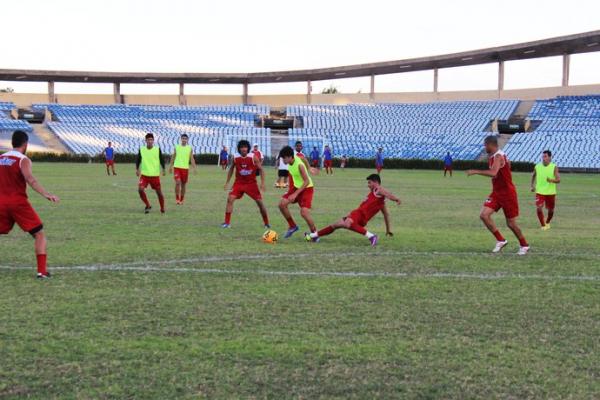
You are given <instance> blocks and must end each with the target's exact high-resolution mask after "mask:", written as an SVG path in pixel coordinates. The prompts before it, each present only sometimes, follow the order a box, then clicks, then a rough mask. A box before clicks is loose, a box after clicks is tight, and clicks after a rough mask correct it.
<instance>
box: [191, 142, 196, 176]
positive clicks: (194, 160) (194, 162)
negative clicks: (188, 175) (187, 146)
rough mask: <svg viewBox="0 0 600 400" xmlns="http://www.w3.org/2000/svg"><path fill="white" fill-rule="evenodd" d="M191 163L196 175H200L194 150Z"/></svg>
mask: <svg viewBox="0 0 600 400" xmlns="http://www.w3.org/2000/svg"><path fill="white" fill-rule="evenodd" d="M190 163H191V164H192V168H193V169H194V175H195V174H197V173H198V166H197V165H196V158H195V157H194V149H193V148H192V151H190Z"/></svg>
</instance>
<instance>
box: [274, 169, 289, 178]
mask: <svg viewBox="0 0 600 400" xmlns="http://www.w3.org/2000/svg"><path fill="white" fill-rule="evenodd" d="M289 175H290V171H288V170H287V169H279V170H277V176H278V177H280V178H287V177H288V176H289Z"/></svg>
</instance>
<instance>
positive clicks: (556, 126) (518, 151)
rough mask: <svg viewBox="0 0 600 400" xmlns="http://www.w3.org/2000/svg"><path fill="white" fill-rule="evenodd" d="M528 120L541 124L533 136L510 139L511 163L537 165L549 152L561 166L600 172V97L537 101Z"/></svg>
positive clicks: (519, 136) (520, 134)
mask: <svg viewBox="0 0 600 400" xmlns="http://www.w3.org/2000/svg"><path fill="white" fill-rule="evenodd" d="M528 118H529V119H531V120H540V121H542V122H541V124H540V126H539V127H538V128H537V129H536V130H535V131H533V132H531V133H517V134H515V135H513V136H512V137H511V139H510V140H509V142H508V143H507V145H506V147H505V150H506V152H507V153H508V154H509V155H510V157H511V159H513V160H516V161H530V162H537V161H539V159H540V154H541V153H542V151H544V150H546V149H549V150H551V151H552V153H553V157H554V161H555V162H556V163H557V164H558V165H560V166H563V167H569V168H600V96H598V95H595V96H568V97H557V98H555V99H550V100H538V101H536V102H535V104H534V106H533V108H532V109H531V111H530V112H529V114H528Z"/></svg>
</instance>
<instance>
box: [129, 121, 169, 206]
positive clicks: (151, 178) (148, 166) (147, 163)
mask: <svg viewBox="0 0 600 400" xmlns="http://www.w3.org/2000/svg"><path fill="white" fill-rule="evenodd" d="M161 168H162V174H163V176H165V160H164V158H163V155H162V152H161V151H160V148H159V147H158V146H154V135H153V134H151V133H148V134H147V135H146V145H145V146H142V147H140V151H139V153H138V156H137V159H136V161H135V174H136V175H137V176H138V177H139V178H140V181H139V182H138V193H139V195H140V199H142V201H143V202H144V204H145V205H146V208H144V213H145V214H148V213H149V212H150V210H151V209H152V206H150V202H149V201H148V196H146V188H147V187H148V185H150V187H151V188H152V189H154V191H155V192H156V195H157V196H158V202H159V204H160V212H161V213H163V214H164V213H165V196H163V192H162V190H161V187H160V170H161Z"/></svg>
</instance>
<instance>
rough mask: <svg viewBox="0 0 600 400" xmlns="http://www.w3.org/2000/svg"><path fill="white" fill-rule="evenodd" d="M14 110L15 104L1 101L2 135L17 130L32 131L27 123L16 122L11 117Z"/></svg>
mask: <svg viewBox="0 0 600 400" xmlns="http://www.w3.org/2000/svg"><path fill="white" fill-rule="evenodd" d="M14 108H15V105H14V103H11V102H5V101H0V134H2V135H7V134H10V133H12V131H14V130H17V129H20V130H24V131H27V132H31V130H32V129H31V126H30V125H29V124H28V123H27V122H25V121H18V120H14V119H12V118H11V117H10V111H11V110H13V109H14Z"/></svg>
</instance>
